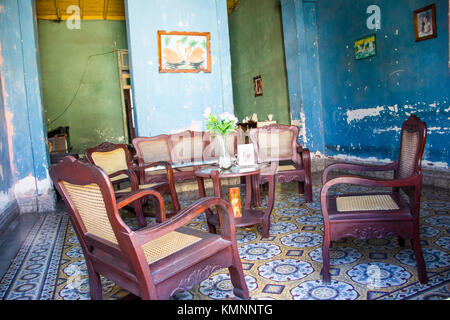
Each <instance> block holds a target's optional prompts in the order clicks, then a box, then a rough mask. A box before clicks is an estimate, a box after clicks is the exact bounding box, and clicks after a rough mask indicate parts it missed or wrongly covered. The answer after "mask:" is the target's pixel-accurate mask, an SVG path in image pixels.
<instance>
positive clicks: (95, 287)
mask: <svg viewBox="0 0 450 320" xmlns="http://www.w3.org/2000/svg"><path fill="white" fill-rule="evenodd" d="M87 264H88V265H90V263H87ZM88 276H89V292H90V295H91V299H92V300H102V281H101V278H100V274H98V273H97V272H95V271H94V270H93V268H92V267H89V266H88Z"/></svg>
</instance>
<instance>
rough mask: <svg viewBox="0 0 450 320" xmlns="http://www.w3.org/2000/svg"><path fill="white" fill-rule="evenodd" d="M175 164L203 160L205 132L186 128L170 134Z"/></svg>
mask: <svg viewBox="0 0 450 320" xmlns="http://www.w3.org/2000/svg"><path fill="white" fill-rule="evenodd" d="M170 143H171V144H172V161H173V163H174V164H179V163H189V162H193V161H202V158H203V144H204V142H203V132H197V131H190V130H186V131H183V132H180V133H175V134H171V135H170Z"/></svg>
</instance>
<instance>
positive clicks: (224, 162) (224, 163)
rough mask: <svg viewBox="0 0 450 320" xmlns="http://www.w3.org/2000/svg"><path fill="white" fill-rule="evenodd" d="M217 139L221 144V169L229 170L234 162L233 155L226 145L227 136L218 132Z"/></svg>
mask: <svg viewBox="0 0 450 320" xmlns="http://www.w3.org/2000/svg"><path fill="white" fill-rule="evenodd" d="M217 141H218V144H219V152H220V153H219V167H220V169H223V170H227V169H230V168H231V166H232V164H233V162H232V161H231V156H230V154H229V153H228V150H227V145H226V136H224V135H221V134H218V135H217Z"/></svg>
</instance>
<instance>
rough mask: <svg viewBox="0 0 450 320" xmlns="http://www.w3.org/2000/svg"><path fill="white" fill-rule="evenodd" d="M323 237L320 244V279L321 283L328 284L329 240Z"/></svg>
mask: <svg viewBox="0 0 450 320" xmlns="http://www.w3.org/2000/svg"><path fill="white" fill-rule="evenodd" d="M326 238H327V237H324V239H323V244H322V260H323V268H322V278H323V282H325V283H329V282H330V246H331V242H330V240H329V239H326Z"/></svg>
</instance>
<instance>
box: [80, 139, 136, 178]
mask: <svg viewBox="0 0 450 320" xmlns="http://www.w3.org/2000/svg"><path fill="white" fill-rule="evenodd" d="M84 154H85V156H86V159H87V160H88V162H89V163H90V164H93V165H95V166H98V167H100V168H102V169H103V171H105V172H106V174H108V175H110V174H113V173H115V172H117V171H121V170H127V169H128V165H129V164H130V163H131V155H130V152H129V150H128V147H127V146H126V145H125V144H114V143H110V142H103V143H102V144H100V145H97V146H95V147H92V148H88V149H86V151H85V153H84Z"/></svg>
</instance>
